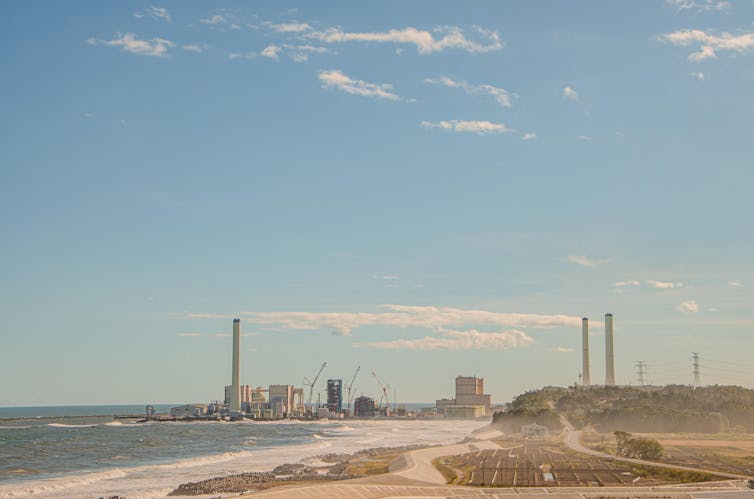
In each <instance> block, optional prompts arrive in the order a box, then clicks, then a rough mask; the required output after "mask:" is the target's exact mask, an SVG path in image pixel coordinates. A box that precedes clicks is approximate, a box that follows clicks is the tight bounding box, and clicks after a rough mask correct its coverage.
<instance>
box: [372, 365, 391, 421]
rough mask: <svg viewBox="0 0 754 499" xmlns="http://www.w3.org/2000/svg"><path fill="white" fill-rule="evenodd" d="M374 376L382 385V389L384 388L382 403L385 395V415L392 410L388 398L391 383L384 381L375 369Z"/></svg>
mask: <svg viewBox="0 0 754 499" xmlns="http://www.w3.org/2000/svg"><path fill="white" fill-rule="evenodd" d="M372 376H374V379H375V380H376V381H377V384H378V385H380V390H382V396H381V397H380V404H381V403H382V397H385V415H386V416H387V415H388V413H389V412H390V401H389V400H388V390H390V385H388V384H387V383H385V382H384V381H382V378H380V377H379V376H377V373H375V372H374V371H372ZM378 405H379V404H378Z"/></svg>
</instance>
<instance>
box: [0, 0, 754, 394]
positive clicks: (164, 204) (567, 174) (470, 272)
mask: <svg viewBox="0 0 754 499" xmlns="http://www.w3.org/2000/svg"><path fill="white" fill-rule="evenodd" d="M0 19H2V20H1V21H0V28H1V29H0V63H1V64H2V67H3V78H2V80H1V81H0V104H1V106H2V109H3V112H2V119H1V120H0V150H2V162H1V164H2V167H1V168H0V189H1V191H0V192H1V193H2V195H1V196H0V208H1V209H0V234H1V236H0V258H1V259H2V260H0V261H1V262H2V264H0V282H2V286H0V293H1V294H0V298H1V299H0V341H1V342H2V343H1V345H0V346H1V348H0V380H1V381H0V405H44V404H66V403H69V404H73V403H116V402H121V403H157V402H180V401H206V400H209V399H216V398H220V397H222V387H223V385H224V384H226V383H227V382H228V381H229V378H230V366H229V362H228V361H229V359H230V346H231V342H230V339H229V337H228V334H229V333H230V331H231V320H232V318H233V317H240V318H241V319H242V320H243V325H242V328H243V331H244V332H245V333H248V334H249V335H248V336H246V337H244V340H243V341H244V353H243V359H242V360H243V363H242V381H243V382H244V383H249V384H254V385H268V384H272V383H292V384H296V385H300V383H301V379H302V378H303V377H304V376H308V377H310V378H311V377H312V376H313V375H314V373H315V372H316V370H317V368H318V367H319V365H320V364H321V363H322V362H324V361H327V362H328V368H327V370H326V372H325V374H323V376H329V377H342V378H345V379H348V378H350V375H351V374H352V373H353V370H354V369H355V368H356V366H357V365H361V366H362V372H361V374H360V378H359V379H358V380H357V382H356V388H357V391H359V392H363V393H365V394H368V395H373V396H377V394H378V387H377V384H376V383H375V382H374V380H373V379H371V377H370V376H369V373H371V372H372V371H375V372H377V373H378V374H379V375H380V376H381V377H382V378H384V379H385V380H386V381H387V382H388V383H389V384H391V386H395V387H396V388H397V392H398V398H399V399H400V400H405V401H431V400H434V399H435V398H440V397H443V396H449V395H452V386H453V384H452V383H453V378H454V377H455V376H456V375H459V374H476V375H479V376H483V377H484V378H485V386H486V388H487V389H488V391H489V392H490V393H492V395H493V400H496V401H505V400H508V399H510V397H511V396H513V395H515V394H516V393H519V392H521V391H523V390H525V389H530V388H535V387H538V386H543V385H565V384H570V383H572V382H574V381H575V380H577V379H578V374H579V369H580V368H579V366H580V356H579V354H578V351H579V341H580V317H582V316H583V315H586V316H589V317H590V318H591V319H592V326H593V327H592V332H593V335H592V339H591V341H592V344H591V353H592V364H593V370H592V379H593V380H595V381H599V380H601V379H604V366H603V364H602V363H603V359H604V352H603V348H604V341H603V336H602V328H601V322H602V316H603V314H604V313H605V312H612V313H614V314H615V323H616V362H617V365H616V377H617V380H618V382H619V383H629V382H634V383H635V382H636V381H635V375H634V363H635V362H636V361H639V360H645V361H647V364H648V371H649V377H650V378H651V379H652V380H653V381H655V382H657V383H664V382H684V383H688V382H690V381H691V367H690V362H691V361H690V360H689V358H690V354H691V352H693V351H698V352H700V354H701V358H702V364H703V369H702V381H703V382H705V383H736V384H744V385H747V386H750V385H751V380H752V379H754V376H752V375H754V368H752V364H751V360H750V359H751V357H752V353H754V336H753V335H752V332H754V331H752V330H753V329H754V303H753V302H752V292H751V290H752V288H754V267H753V266H752V254H754V222H753V221H752V212H753V211H754V210H753V208H754V202H753V201H752V199H751V195H750V191H751V186H752V185H754V174H753V173H752V170H751V152H752V138H753V137H754V135H753V134H754V127H753V126H752V118H754V54H753V53H752V51H753V49H754V24H753V23H754V3H752V2H751V1H743V0H742V1H731V2H720V1H706V0H673V1H663V0H657V1H646V2H633V1H625V2H600V1H595V2H580V3H552V2H474V3H471V4H468V3H463V4H460V3H451V2H419V1H417V2H408V3H407V2H380V3H371V4H370V3H360V4H354V3H353V2H327V3H323V4H312V3H294V2H266V3H261V2H255V3H248V2H232V1H231V2H226V3H208V2H207V3H205V2H193V1H192V2H159V3H143V2H133V3H125V2H120V3H102V2H75V3H65V4H63V3H60V2H35V3H28V2H3V3H2V5H0Z"/></svg>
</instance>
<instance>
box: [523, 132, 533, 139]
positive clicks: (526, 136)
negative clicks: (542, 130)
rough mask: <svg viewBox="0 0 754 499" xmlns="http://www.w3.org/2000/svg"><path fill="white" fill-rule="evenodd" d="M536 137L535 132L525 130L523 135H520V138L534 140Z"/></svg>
mask: <svg viewBox="0 0 754 499" xmlns="http://www.w3.org/2000/svg"><path fill="white" fill-rule="evenodd" d="M536 138H537V134H536V133H531V132H527V133H525V134H524V136H523V137H521V140H534V139H536Z"/></svg>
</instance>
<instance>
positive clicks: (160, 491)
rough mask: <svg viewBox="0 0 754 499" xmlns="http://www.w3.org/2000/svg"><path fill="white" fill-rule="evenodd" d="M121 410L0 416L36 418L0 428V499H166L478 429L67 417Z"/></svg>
mask: <svg viewBox="0 0 754 499" xmlns="http://www.w3.org/2000/svg"><path fill="white" fill-rule="evenodd" d="M156 408H157V409H158V410H160V409H162V408H161V407H156ZM124 412H125V413H131V414H132V413H135V412H137V411H136V410H128V409H127V408H125V407H119V408H115V407H108V408H105V407H99V408H96V409H95V408H24V409H20V408H19V409H0V418H12V417H32V418H34V419H24V420H2V421H0V497H40V498H45V497H55V498H67V497H70V498H87V497H92V498H98V497H108V496H112V495H121V496H127V497H128V498H129V499H133V498H151V497H164V496H165V495H167V494H168V493H169V492H170V491H171V490H173V489H174V488H175V487H177V486H178V485H180V484H181V483H186V482H190V481H198V480H204V479H207V478H212V477H217V476H224V475H229V474H235V473H243V472H247V471H269V470H271V469H273V468H274V467H275V466H278V465H280V464H283V463H294V462H299V461H301V460H306V459H307V458H314V457H315V456H318V455H322V454H326V453H352V452H356V451H358V450H361V449H367V448H374V447H393V446H403V445H414V444H420V445H435V444H448V443H453V442H457V441H459V440H462V439H463V438H464V437H466V436H468V435H469V433H471V431H473V430H474V429H477V428H479V427H481V426H483V425H484V424H486V423H484V422H479V421H452V422H451V421H443V420H347V421H334V420H331V421H325V420H323V421H295V420H292V421H285V420H282V421H270V422H251V421H240V422H161V423H158V422H149V423H137V422H135V421H134V420H127V419H126V420H121V419H118V420H115V419H113V418H112V417H108V416H99V417H75V416H84V415H87V414H117V413H124ZM53 415H55V416H58V417H53ZM59 416H69V417H65V418H62V417H59ZM215 497H216V495H215Z"/></svg>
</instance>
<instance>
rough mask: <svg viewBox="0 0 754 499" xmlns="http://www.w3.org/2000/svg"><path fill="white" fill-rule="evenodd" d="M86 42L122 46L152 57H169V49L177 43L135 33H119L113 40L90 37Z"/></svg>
mask: <svg viewBox="0 0 754 499" xmlns="http://www.w3.org/2000/svg"><path fill="white" fill-rule="evenodd" d="M86 43H88V44H89V45H104V46H106V47H120V48H121V49H122V50H123V51H125V52H130V53H132V54H136V55H147V56H152V57H167V56H168V50H169V49H171V48H173V47H175V44H174V43H173V42H171V41H170V40H166V39H164V38H152V39H150V40H139V39H138V38H137V37H136V35H134V34H133V33H126V34H125V35H120V34H117V35H116V36H115V38H113V39H112V40H100V39H97V38H89V39H88V40H86Z"/></svg>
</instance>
